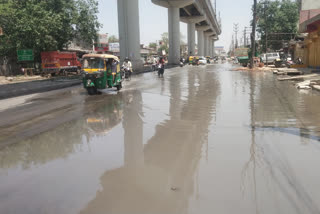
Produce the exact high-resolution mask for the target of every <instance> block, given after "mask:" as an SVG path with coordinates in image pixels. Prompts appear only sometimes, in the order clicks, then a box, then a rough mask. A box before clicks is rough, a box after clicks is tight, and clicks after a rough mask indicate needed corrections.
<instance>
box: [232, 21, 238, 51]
mask: <svg viewBox="0 0 320 214" xmlns="http://www.w3.org/2000/svg"><path fill="white" fill-rule="evenodd" d="M233 31H234V33H235V47H236V48H238V31H239V23H237V24H233Z"/></svg>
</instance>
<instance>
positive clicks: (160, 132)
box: [0, 64, 320, 214]
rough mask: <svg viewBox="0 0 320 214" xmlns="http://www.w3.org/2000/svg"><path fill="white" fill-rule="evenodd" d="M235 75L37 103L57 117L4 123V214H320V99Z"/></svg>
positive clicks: (175, 74) (257, 76)
mask: <svg viewBox="0 0 320 214" xmlns="http://www.w3.org/2000/svg"><path fill="white" fill-rule="evenodd" d="M231 70H232V66H231V65H229V64H225V65H208V66H204V67H202V66H199V67H191V66H186V67H184V68H174V69H170V70H166V73H165V77H164V78H161V79H159V78H158V77H157V76H156V75H155V74H154V73H149V74H144V75H141V76H138V77H136V78H133V79H132V81H131V82H128V83H127V85H126V86H125V87H124V90H123V91H121V92H119V93H115V92H110V91H105V92H104V93H103V94H102V95H100V96H92V97H89V96H87V95H86V94H85V93H83V91H82V90H81V89H78V90H75V91H74V92H73V93H70V94H68V93H67V94H63V96H62V95H55V94H52V95H50V96H48V97H45V98H44V97H41V96H40V97H39V98H32V99H31V100H30V102H29V104H26V106H25V109H27V110H30V112H31V109H32V108H33V107H32V105H35V106H37V107H38V108H41V106H44V105H48V104H50V103H51V104H52V105H51V106H53V107H52V108H54V106H56V109H52V110H50V112H48V113H47V114H46V116H43V115H38V116H33V117H34V118H33V119H32V121H33V122H29V123H28V122H26V121H22V122H19V123H16V124H15V123H13V122H12V123H11V124H10V125H9V126H4V125H3V124H1V123H0V124H1V126H0V134H1V136H2V137H0V142H1V144H0V146H1V147H0V211H1V212H0V213H5V214H11V213H24V214H29V213H30V214H35V213H55V214H56V213H68V214H69V213H70V214H71V213H82V214H85V213H88V214H89V213H90V214H92V213H115V214H126V213H128V214H142V213H145V214H152V213H155V214H160V213H161V214H164V213H168V214H169V213H170V214H174V213H177V214H178V213H181V214H182V213H190V214H198V213H208V214H209V213H210V214H211V213H221V214H222V213H245V214H249V213H260V214H261V213H265V214H270V213H304V214H306V213H320V185H318V182H319V180H320V172H319V170H317V169H318V165H319V163H320V108H319V106H320V94H319V93H316V92H311V91H310V92H307V93H301V92H299V91H297V90H296V89H295V88H294V86H293V85H292V84H290V83H279V82H277V80H276V79H275V78H274V77H273V76H272V74H271V73H263V72H260V73H254V72H253V73H250V72H239V71H231ZM141 82H146V84H144V85H140V84H141ZM71 98H72V99H73V102H70V103H69V100H70V99H71ZM16 108H17V109H13V110H12V109H11V110H3V111H1V112H0V116H1V117H2V116H3V118H5V116H7V117H8V115H10V113H12V112H15V114H17V113H19V112H20V113H21V111H19V109H18V108H19V107H16ZM21 114H23V113H21ZM8 121H9V120H8ZM61 121H62V122H61ZM39 124H43V125H41V126H40V125H39ZM39 130H41V131H39ZM8 142H10V143H8Z"/></svg>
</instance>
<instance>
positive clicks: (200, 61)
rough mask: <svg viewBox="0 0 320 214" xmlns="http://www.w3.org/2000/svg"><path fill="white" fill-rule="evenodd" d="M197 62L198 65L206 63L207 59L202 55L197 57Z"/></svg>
mask: <svg viewBox="0 0 320 214" xmlns="http://www.w3.org/2000/svg"><path fill="white" fill-rule="evenodd" d="M199 64H200V65H206V64H207V59H206V58H204V57H203V56H201V57H199Z"/></svg>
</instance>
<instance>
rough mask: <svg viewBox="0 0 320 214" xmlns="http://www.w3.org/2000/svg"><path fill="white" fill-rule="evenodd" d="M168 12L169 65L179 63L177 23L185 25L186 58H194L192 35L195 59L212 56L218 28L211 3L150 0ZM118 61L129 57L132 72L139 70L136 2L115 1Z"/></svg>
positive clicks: (206, 0)
mask: <svg viewBox="0 0 320 214" xmlns="http://www.w3.org/2000/svg"><path fill="white" fill-rule="evenodd" d="M151 1H152V2H153V3H154V4H156V5H159V6H162V7H166V8H168V28H169V29H168V32H169V64H178V63H179V60H180V23H179V22H180V21H182V22H185V23H187V24H188V50H189V55H195V47H196V43H195V32H196V31H197V34H198V35H197V37H198V41H197V43H198V55H199V56H213V55H214V42H215V41H217V40H218V39H219V35H220V34H221V26H220V24H219V23H218V20H217V16H216V12H215V10H214V9H213V7H212V3H211V1H210V0H151ZM118 20H119V40H120V57H121V60H123V59H124V58H125V57H129V58H130V59H131V60H132V63H133V67H134V69H140V68H142V66H143V65H142V61H141V59H140V27H139V0H118Z"/></svg>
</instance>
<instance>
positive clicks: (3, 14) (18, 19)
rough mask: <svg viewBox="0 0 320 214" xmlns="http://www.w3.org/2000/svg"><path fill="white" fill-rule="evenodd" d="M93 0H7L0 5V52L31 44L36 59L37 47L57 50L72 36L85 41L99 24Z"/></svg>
mask: <svg viewBox="0 0 320 214" xmlns="http://www.w3.org/2000/svg"><path fill="white" fill-rule="evenodd" d="M97 13H98V3H97V1H96V0H37V1H34V0H8V1H6V3H3V4H1V6H0V23H1V26H2V28H3V32H4V35H3V36H1V37H0V55H7V56H14V55H15V54H16V50H18V49H23V48H31V49H33V50H34V54H35V57H36V60H39V58H40V52H41V51H51V50H61V49H63V48H65V47H66V46H67V45H68V44H69V43H70V41H72V40H73V39H79V40H82V41H84V42H87V43H89V44H91V43H92V41H93V40H96V38H97V32H98V30H99V28H100V27H101V25H100V23H99V22H98V18H97Z"/></svg>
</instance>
